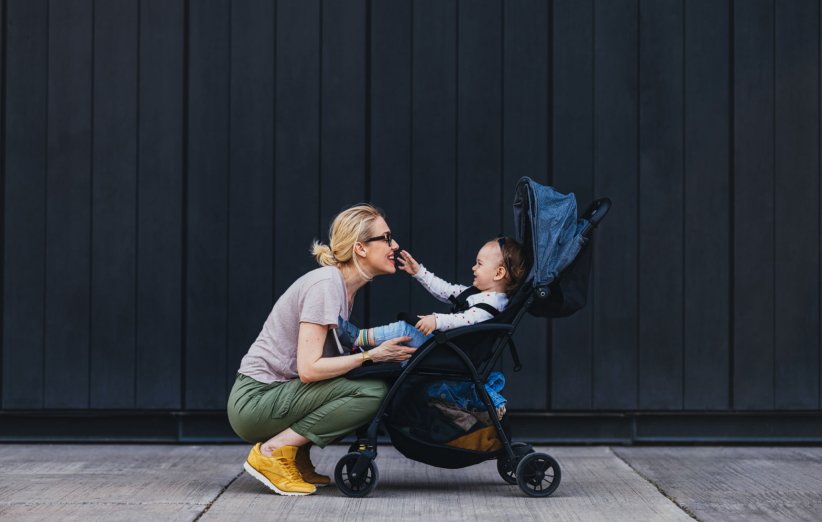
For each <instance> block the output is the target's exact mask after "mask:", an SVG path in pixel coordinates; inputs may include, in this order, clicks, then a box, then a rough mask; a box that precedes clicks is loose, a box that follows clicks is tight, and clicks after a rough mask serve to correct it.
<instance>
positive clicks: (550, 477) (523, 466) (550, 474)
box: [516, 453, 562, 497]
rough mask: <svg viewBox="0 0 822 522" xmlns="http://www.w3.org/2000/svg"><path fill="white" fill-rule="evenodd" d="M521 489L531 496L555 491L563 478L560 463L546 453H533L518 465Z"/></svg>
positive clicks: (518, 480) (542, 495) (546, 494)
mask: <svg viewBox="0 0 822 522" xmlns="http://www.w3.org/2000/svg"><path fill="white" fill-rule="evenodd" d="M516 474H517V484H518V485H519V489H521V490H522V491H523V493H525V494H526V495H528V496H531V497H547V496H549V495H550V494H551V493H553V492H554V491H555V490H556V489H557V487H559V482H560V480H561V479H562V472H561V471H560V469H559V464H558V463H557V461H556V460H554V458H553V457H551V456H550V455H547V454H545V453H531V454H530V455H526V456H525V457H523V458H522V460H521V461H519V465H518V466H517V471H516Z"/></svg>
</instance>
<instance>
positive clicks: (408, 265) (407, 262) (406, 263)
mask: <svg viewBox="0 0 822 522" xmlns="http://www.w3.org/2000/svg"><path fill="white" fill-rule="evenodd" d="M399 257H400V263H402V264H401V265H400V270H402V271H403V272H406V273H407V274H409V275H412V276H413V275H417V272H419V271H420V264H419V263H417V260H416V259H414V258H413V257H411V254H409V253H408V250H403V251H401V252H400V256H399Z"/></svg>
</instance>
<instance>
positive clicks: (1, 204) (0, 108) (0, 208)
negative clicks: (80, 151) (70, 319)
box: [0, 0, 6, 408]
mask: <svg viewBox="0 0 822 522" xmlns="http://www.w3.org/2000/svg"><path fill="white" fill-rule="evenodd" d="M0 42H2V43H1V44H0V82H2V84H0V153H1V154H3V157H5V153H6V2H5V0H0ZM5 186H6V165H5V162H4V161H2V160H0V408H2V407H3V338H4V336H3V322H2V321H3V317H4V316H5V312H4V310H5V299H4V297H3V296H4V295H5V291H4V290H3V288H4V285H3V282H4V279H5V277H4V275H5V270H4V269H3V266H4V264H5V254H4V252H5V243H6V227H5V225H4V224H3V223H5V213H6V211H5V208H6V207H5V200H6V198H5V195H4V194H5Z"/></svg>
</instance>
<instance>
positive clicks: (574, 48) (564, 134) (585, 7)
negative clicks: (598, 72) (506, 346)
mask: <svg viewBox="0 0 822 522" xmlns="http://www.w3.org/2000/svg"><path fill="white" fill-rule="evenodd" d="M593 16H594V12H593V2H591V1H585V2H578V1H574V0H557V1H555V2H554V19H553V24H554V48H553V53H554V54H553V59H554V99H553V107H554V129H553V138H554V144H553V151H554V164H553V185H554V187H556V189H557V190H559V191H560V192H564V193H567V192H573V193H574V194H575V195H576V198H577V203H578V205H579V206H580V207H582V208H583V209H584V208H585V206H587V205H588V204H589V203H590V202H591V199H592V196H593V181H594V178H593V157H594V142H593V138H594V129H593V41H594V38H593V29H594V23H593V22H594V18H593ZM591 319H592V313H591V307H585V308H583V309H582V310H580V311H579V312H577V313H576V314H574V315H573V316H571V317H569V318H565V319H561V320H556V321H553V335H552V340H551V342H552V344H553V349H552V352H551V353H552V356H553V361H552V367H553V377H552V379H551V406H552V407H553V408H557V409H587V408H590V407H591V392H592V387H593V384H592V382H591V375H592V351H591V346H592V342H593V339H592V335H591V333H592V324H591Z"/></svg>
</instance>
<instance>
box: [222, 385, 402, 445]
mask: <svg viewBox="0 0 822 522" xmlns="http://www.w3.org/2000/svg"><path fill="white" fill-rule="evenodd" d="M387 389H388V388H387V386H386V384H385V382H383V381H380V380H372V379H363V380H357V381H352V380H348V379H345V378H343V377H337V378H336V379H328V380H325V381H319V382H312V383H308V384H304V383H303V382H301V381H300V380H299V379H294V380H292V381H286V382H274V383H271V384H265V383H262V382H259V381H255V380H254V379H252V378H251V377H248V376H246V375H242V374H237V380H236V381H235V382H234V387H232V388H231V394H230V395H229V397H228V421H229V422H230V423H231V427H232V428H233V429H234V432H235V433H236V434H237V435H239V436H240V437H241V438H242V439H244V440H246V441H248V442H251V443H256V442H263V441H266V440H268V439H270V438H271V437H273V436H274V435H276V434H278V433H280V432H281V431H283V430H284V429H286V428H291V429H293V430H294V431H296V432H297V433H299V434H300V435H302V436H303V437H305V438H307V439H308V440H310V441H311V442H313V443H314V444H316V445H318V446H320V447H323V446H325V445H326V444H328V443H330V442H333V441H335V440H337V439H339V438H341V437H343V436H345V435H347V434H348V433H351V432H352V431H354V430H355V429H357V428H359V427H360V426H362V425H363V424H365V423H367V422H369V421H370V420H371V419H372V418H374V415H375V414H376V413H377V409H378V408H379V406H380V403H381V402H382V398H383V397H384V396H385V393H386V391H387Z"/></svg>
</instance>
